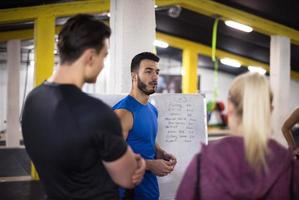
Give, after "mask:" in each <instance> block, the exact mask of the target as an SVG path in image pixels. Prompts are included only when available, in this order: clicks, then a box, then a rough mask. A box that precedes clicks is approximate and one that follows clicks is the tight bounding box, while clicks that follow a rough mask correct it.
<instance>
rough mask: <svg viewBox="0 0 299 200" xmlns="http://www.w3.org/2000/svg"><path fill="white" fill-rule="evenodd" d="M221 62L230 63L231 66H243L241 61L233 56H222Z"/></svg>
mask: <svg viewBox="0 0 299 200" xmlns="http://www.w3.org/2000/svg"><path fill="white" fill-rule="evenodd" d="M220 62H221V63H222V64H224V65H229V66H231V67H235V68H239V67H241V63H239V62H238V61H237V60H234V59H231V58H221V59H220Z"/></svg>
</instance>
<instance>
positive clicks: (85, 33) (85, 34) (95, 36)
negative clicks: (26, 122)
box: [57, 14, 111, 64]
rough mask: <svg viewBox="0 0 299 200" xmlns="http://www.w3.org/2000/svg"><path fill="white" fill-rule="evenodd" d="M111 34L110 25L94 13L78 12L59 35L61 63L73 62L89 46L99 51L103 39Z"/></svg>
mask: <svg viewBox="0 0 299 200" xmlns="http://www.w3.org/2000/svg"><path fill="white" fill-rule="evenodd" d="M110 35H111V29H110V27H109V26H107V25H106V24H105V23H103V22H102V21H100V20H98V19H96V18H95V17H94V16H93V15H87V14H78V15H75V16H74V17H71V18H70V19H69V20H68V21H67V22H66V23H65V24H64V26H63V27H62V30H61V31H60V33H59V36H58V44H57V46H58V50H59V57H60V62H61V64H64V63H69V64H71V63H73V62H74V61H75V60H77V59H78V58H79V57H80V56H81V55H82V53H83V52H84V51H85V50H86V49H88V48H93V49H95V50H96V52H97V53H99V52H100V50H101V48H102V47H103V40H104V39H105V38H109V37H110Z"/></svg>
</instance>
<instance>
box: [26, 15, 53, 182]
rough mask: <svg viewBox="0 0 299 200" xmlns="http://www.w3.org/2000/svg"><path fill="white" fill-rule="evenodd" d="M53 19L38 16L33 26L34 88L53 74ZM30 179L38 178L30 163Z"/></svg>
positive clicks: (51, 17)
mask: <svg viewBox="0 0 299 200" xmlns="http://www.w3.org/2000/svg"><path fill="white" fill-rule="evenodd" d="M54 37H55V17H54V16H40V17H38V18H37V19H36V20H35V24H34V46H35V50H34V52H35V86H38V85H40V84H41V83H42V82H43V81H44V80H46V79H47V78H48V77H49V76H50V75H51V74H52V72H53V67H54V41H55V40H54V39H55V38H54ZM31 176H32V179H34V180H38V179H39V176H38V173H37V172H36V169H35V167H34V165H33V164H32V163H31Z"/></svg>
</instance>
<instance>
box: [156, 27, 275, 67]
mask: <svg viewBox="0 0 299 200" xmlns="http://www.w3.org/2000/svg"><path fill="white" fill-rule="evenodd" d="M156 37H157V39H159V40H163V41H165V42H167V43H169V45H170V46H173V47H176V48H179V49H185V48H186V47H188V48H192V49H193V50H194V51H196V53H198V54H201V55H205V56H211V55H212V48H211V47H210V46H207V45H203V44H200V43H195V42H192V41H190V40H186V39H182V38H178V37H175V36H170V35H167V34H164V33H157V34H156ZM216 57H218V58H225V57H230V58H233V59H236V60H238V61H239V62H240V63H241V64H242V65H244V66H249V65H254V66H261V67H263V68H265V69H266V70H268V71H269V65H268V64H266V63H263V62H259V61H256V60H253V59H249V58H245V57H242V56H238V55H235V54H233V53H229V52H227V51H222V50H216Z"/></svg>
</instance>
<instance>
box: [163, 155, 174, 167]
mask: <svg viewBox="0 0 299 200" xmlns="http://www.w3.org/2000/svg"><path fill="white" fill-rule="evenodd" d="M163 159H164V160H167V161H170V163H171V165H172V166H173V167H174V166H175V165H176V163H177V160H176V157H175V156H174V155H172V154H169V153H166V152H164V154H163Z"/></svg>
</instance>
